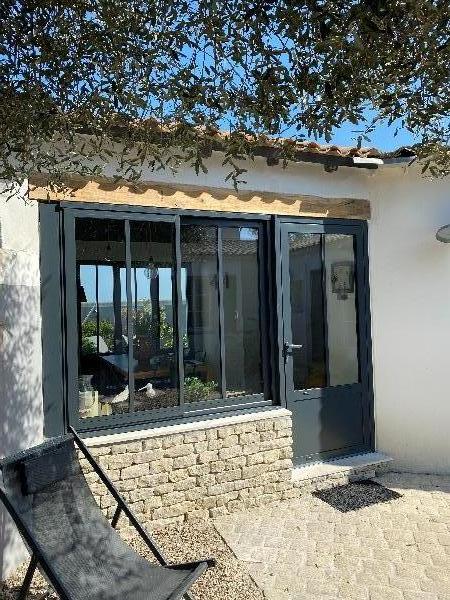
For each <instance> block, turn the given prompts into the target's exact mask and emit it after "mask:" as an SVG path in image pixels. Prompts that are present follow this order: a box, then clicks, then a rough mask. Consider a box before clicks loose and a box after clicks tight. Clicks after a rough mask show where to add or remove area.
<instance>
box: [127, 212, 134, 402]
mask: <svg viewBox="0 0 450 600" xmlns="http://www.w3.org/2000/svg"><path fill="white" fill-rule="evenodd" d="M125 266H126V289H127V336H128V393H129V412H130V413H131V412H134V359H133V298H132V293H131V239H130V221H129V220H128V219H126V221H125Z"/></svg>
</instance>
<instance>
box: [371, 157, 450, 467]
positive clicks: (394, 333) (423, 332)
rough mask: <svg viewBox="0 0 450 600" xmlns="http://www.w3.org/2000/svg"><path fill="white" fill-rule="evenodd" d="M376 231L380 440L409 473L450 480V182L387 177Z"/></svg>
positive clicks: (376, 185)
mask: <svg viewBox="0 0 450 600" xmlns="http://www.w3.org/2000/svg"><path fill="white" fill-rule="evenodd" d="M370 199H371V205H372V219H371V222H370V226H369V252H370V280H371V301H372V332H373V333H372V335H373V363H374V385H375V422H376V439H377V447H378V449H379V450H381V451H383V452H386V453H387V454H389V455H391V456H392V457H393V458H394V459H395V463H394V466H395V467H397V468H399V469H401V470H407V471H421V472H430V473H450V385H449V381H450V379H449V377H450V244H443V243H440V242H438V241H437V240H436V239H435V234H436V231H437V229H438V228H439V227H441V226H443V225H446V224H448V223H450V179H444V180H440V181H434V182H433V181H427V180H424V179H423V178H421V177H420V175H418V174H417V172H415V170H412V169H408V170H407V171H405V170H404V169H402V168H395V169H392V168H384V169H380V171H379V173H378V174H377V176H376V177H375V178H373V179H371V185H370Z"/></svg>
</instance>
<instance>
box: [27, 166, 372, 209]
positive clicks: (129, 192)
mask: <svg viewBox="0 0 450 600" xmlns="http://www.w3.org/2000/svg"><path fill="white" fill-rule="evenodd" d="M66 184H67V190H66V191H65V192H64V193H62V192H54V191H51V190H49V188H48V187H47V184H46V180H45V178H44V177H42V176H35V177H33V178H31V179H30V182H29V198H30V199H34V200H39V201H48V200H52V201H55V200H57V201H58V200H60V201H62V200H64V201H74V202H99V203H100V202H101V203H107V204H124V205H133V206H154V207H157V208H171V209H177V208H178V209H190V210H205V211H206V210H207V211H219V212H237V213H239V212H242V213H243V212H246V213H255V214H277V215H288V216H307V217H318V218H324V217H334V218H345V219H369V218H370V204H369V201H368V200H363V199H357V198H323V197H319V196H306V195H302V194H282V193H276V192H262V191H255V190H239V191H237V192H236V191H235V190H233V189H226V188H216V187H208V186H200V185H186V184H182V183H173V184H172V183H162V182H150V181H147V182H140V183H139V184H137V185H136V186H133V185H132V184H130V183H128V182H123V181H121V182H118V183H116V182H114V181H113V180H109V179H106V178H105V179H100V178H98V179H90V180H87V179H81V178H78V177H70V178H68V179H67V182H66Z"/></svg>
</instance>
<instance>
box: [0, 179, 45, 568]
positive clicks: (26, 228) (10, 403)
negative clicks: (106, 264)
mask: <svg viewBox="0 0 450 600" xmlns="http://www.w3.org/2000/svg"><path fill="white" fill-rule="evenodd" d="M24 189H26V188H24ZM0 227H1V244H0V457H2V456H5V455H8V454H11V453H12V452H14V451H16V450H19V449H22V448H27V447H29V446H32V445H33V444H36V443H38V442H40V441H41V440H42V428H43V418H42V358H41V326H40V293H39V289H40V288H39V286H40V281H39V279H40V277H39V238H38V210H37V204H36V203H32V204H31V203H30V204H25V202H24V199H23V197H21V196H20V195H19V196H18V197H15V198H12V199H10V200H8V201H7V202H6V200H5V194H3V193H2V189H0ZM26 556H27V553H26V550H25V547H24V545H23V544H22V542H21V540H20V538H19V536H18V534H17V531H16V528H15V526H14V524H13V523H12V522H11V520H10V519H9V517H8V516H7V514H6V511H5V510H4V509H3V506H0V579H1V578H2V577H5V576H6V575H7V574H8V573H9V572H10V570H11V569H12V568H14V567H15V566H16V565H17V563H18V562H19V561H21V560H24V559H25V558H26Z"/></svg>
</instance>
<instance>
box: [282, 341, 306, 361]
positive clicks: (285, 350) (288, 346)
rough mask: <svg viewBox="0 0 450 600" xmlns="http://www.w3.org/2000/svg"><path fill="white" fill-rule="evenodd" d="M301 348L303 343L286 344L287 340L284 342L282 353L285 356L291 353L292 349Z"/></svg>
mask: <svg viewBox="0 0 450 600" xmlns="http://www.w3.org/2000/svg"><path fill="white" fill-rule="evenodd" d="M301 348H303V344H288V342H284V348H283V354H284V356H285V357H287V356H288V355H289V354H291V353H292V350H300V349H301Z"/></svg>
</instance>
